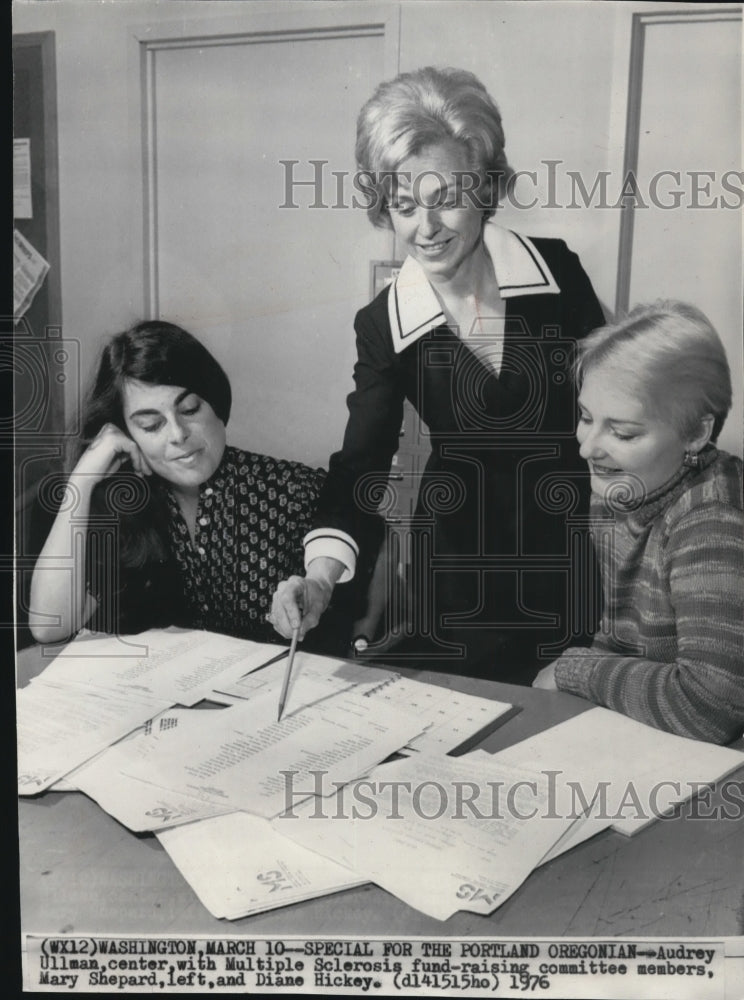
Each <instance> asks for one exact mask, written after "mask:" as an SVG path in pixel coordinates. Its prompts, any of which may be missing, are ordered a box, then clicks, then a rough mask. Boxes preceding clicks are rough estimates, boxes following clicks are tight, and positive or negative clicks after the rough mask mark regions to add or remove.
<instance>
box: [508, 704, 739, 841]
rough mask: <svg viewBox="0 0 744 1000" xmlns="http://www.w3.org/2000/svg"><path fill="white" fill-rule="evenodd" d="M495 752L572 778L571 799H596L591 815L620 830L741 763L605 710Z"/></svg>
mask: <svg viewBox="0 0 744 1000" xmlns="http://www.w3.org/2000/svg"><path fill="white" fill-rule="evenodd" d="M494 756H496V757H497V758H499V759H500V760H502V761H504V762H506V763H509V764H512V765H514V766H521V767H526V766H529V767H531V768H534V769H541V770H544V771H545V772H546V773H547V772H553V773H554V774H556V773H558V772H559V773H560V776H561V777H562V779H563V780H564V781H568V782H572V783H573V790H572V796H573V799H574V801H575V802H576V803H577V804H579V805H581V803H582V802H586V803H591V802H592V800H593V799H594V800H595V803H594V806H593V808H592V810H591V812H592V815H593V816H594V817H595V820H596V821H597V822H601V821H602V820H606V823H605V825H610V826H611V827H612V829H613V830H617V831H618V832H620V833H624V834H626V835H632V834H634V833H637V832H638V831H639V830H641V829H643V827H645V826H647V825H648V824H649V823H652V822H653V821H654V820H655V819H656V818H657V817H658V816H660V815H663V814H664V813H666V812H668V811H669V810H670V809H672V808H673V807H674V805H676V804H678V803H680V802H684V801H686V800H687V799H688V798H690V797H691V796H692V795H694V794H695V792H696V790H697V788H698V787H699V786H700V785H706V784H712V783H714V782H715V781H717V780H718V779H719V778H722V777H724V776H725V775H727V774H730V773H731V771H733V770H735V769H736V768H738V767H742V766H744V754H743V753H742V752H741V751H739V750H732V749H730V748H728V747H720V746H715V745H714V744H712V743H703V742H701V741H699V740H689V739H685V738H684V737H682V736H675V735H674V734H672V733H665V732H662V731H661V730H659V729H654V728H652V727H651V726H646V725H644V724H643V723H642V722H636V721H635V719H630V718H628V717H627V716H625V715H621V714H620V713H619V712H613V711H610V710H609V709H607V708H592V709H590V710H589V711H588V712H582V714H581V715H577V716H575V717H574V718H572V719H568V720H567V721H566V722H562V723H560V724H559V725H557V726H553V727H551V728H550V729H546V730H545V731H544V732H542V733H538V734H537V735H536V736H532V737H530V738H529V739H527V740H523V741H522V742H521V743H516V744H514V746H511V747H508V748H507V749H506V750H501V751H499V753H498V754H495V755H494ZM587 829H589V828H587Z"/></svg>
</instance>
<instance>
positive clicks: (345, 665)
mask: <svg viewBox="0 0 744 1000" xmlns="http://www.w3.org/2000/svg"><path fill="white" fill-rule="evenodd" d="M283 679H284V664H282V663H278V664H274V665H273V666H271V667H266V668H265V669H263V670H260V671H257V672H256V673H253V674H250V675H249V676H247V677H242V678H241V679H240V680H238V681H236V682H235V683H234V684H231V685H222V684H220V686H219V688H218V689H217V691H218V692H225V693H227V694H228V695H229V696H232V697H235V696H238V697H244V698H257V697H267V698H269V699H271V698H273V699H274V700H275V701H278V698H279V691H280V690H281V686H282V681H283ZM352 688H353V689H354V690H355V691H358V692H360V693H362V694H364V695H365V696H367V697H369V698H374V699H375V700H376V701H377V702H379V703H381V704H382V705H383V706H384V709H383V710H387V708H388V707H390V708H394V709H396V710H398V711H405V712H411V713H413V714H414V715H416V716H417V718H419V719H420V720H421V721H422V723H424V724H425V725H426V726H427V728H426V729H425V730H424V732H423V733H422V734H421V735H420V736H418V737H416V739H414V740H412V741H411V743H410V744H409V745H408V747H407V748H406V749H408V750H416V751H419V752H426V753H432V752H436V753H449V752H450V751H451V750H454V749H456V748H457V747H459V746H461V745H462V744H463V743H464V742H466V741H468V740H470V739H471V738H472V737H473V736H474V735H475V734H476V733H479V732H481V731H482V730H484V729H486V728H487V727H488V726H490V725H491V724H492V723H494V722H495V721H496V720H497V719H499V718H500V717H501V716H502V715H504V713H505V712H507V711H508V710H509V709H510V708H511V705H510V704H508V703H506V702H501V701H492V700H491V699H489V698H479V697H477V696H475V695H468V694H462V693H461V692H459V691H452V690H451V689H449V688H446V687H440V686H439V685H435V684H425V683H423V682H421V681H417V680H411V679H409V678H407V677H402V676H401V675H400V674H397V673H394V672H393V671H390V670H383V669H380V668H379V667H373V666H366V665H364V664H355V663H349V662H348V661H345V660H339V661H334V660H330V659H328V658H326V657H321V656H315V655H314V654H312V653H305V652H304V651H302V650H300V651H298V653H297V656H296V658H295V663H294V668H293V671H292V678H291V681H290V687H289V692H288V695H287V708H288V709H291V708H292V706H295V707H309V706H310V705H313V704H317V703H318V702H319V701H321V700H323V699H324V698H329V697H332V696H333V695H334V694H336V693H339V692H341V691H348V690H350V689H352ZM217 696H218V697H219V696H220V695H219V693H218V694H217Z"/></svg>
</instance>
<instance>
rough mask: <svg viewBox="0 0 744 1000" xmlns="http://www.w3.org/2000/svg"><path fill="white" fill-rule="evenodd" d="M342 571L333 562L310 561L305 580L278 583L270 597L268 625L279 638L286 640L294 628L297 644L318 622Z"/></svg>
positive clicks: (322, 560)
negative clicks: (274, 630) (271, 598)
mask: <svg viewBox="0 0 744 1000" xmlns="http://www.w3.org/2000/svg"><path fill="white" fill-rule="evenodd" d="M343 570H344V566H343V563H340V562H339V561H338V560H337V559H327V558H320V559H313V561H312V562H311V563H310V565H309V566H308V568H307V575H306V576H290V577H289V579H287V580H282V582H281V583H280V584H279V586H278V587H277V588H276V591H275V593H274V597H273V601H272V605H271V615H270V616H269V621H270V622H271V624H272V625H273V626H274V628H275V629H276V631H277V632H278V633H279V635H281V636H284V638H285V639H290V638H291V637H292V633H293V632H294V630H295V629H296V628H298V629H299V630H300V641H301V640H302V639H304V638H305V636H306V635H307V633H308V632H309V631H310V629H313V628H315V626H316V625H317V624H318V622H319V621H320V616H321V615H322V614H323V612H324V611H325V610H326V608H327V607H328V605H329V603H330V600H331V594H332V593H333V587H334V585H335V583H336V581H337V580H338V579H339V577H340V576H341V575H342V573H343Z"/></svg>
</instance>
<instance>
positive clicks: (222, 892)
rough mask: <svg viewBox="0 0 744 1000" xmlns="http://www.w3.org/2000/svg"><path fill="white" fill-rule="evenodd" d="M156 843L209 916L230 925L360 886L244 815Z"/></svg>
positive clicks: (192, 826)
mask: <svg viewBox="0 0 744 1000" xmlns="http://www.w3.org/2000/svg"><path fill="white" fill-rule="evenodd" d="M158 840H159V841H160V843H161V844H162V845H163V847H164V848H165V850H166V851H167V852H168V854H169V856H170V858H171V860H172V861H173V863H174V864H175V865H176V867H177V868H178V869H179V871H180V872H181V874H182V875H183V877H184V878H185V879H186V881H187V882H188V883H189V885H190V886H191V888H192V889H193V890H194V892H195V893H196V895H197V896H198V897H199V899H200V900H201V902H202V903H203V904H204V906H206V908H207V909H208V910H209V911H210V913H212V914H213V915H214V916H215V917H226V918H227V919H229V920H235V919H237V918H238V917H245V916H248V915H249V914H251V913H261V912H263V911H264V910H272V909H276V908H277V907H280V906H287V905H288V904H290V903H298V902H300V901H301V900H303V899H312V898H314V897H316V896H324V895H327V894H328V893H331V892H338V891H339V890H341V889H348V888H350V887H351V886H355V885H360V884H361V883H362V882H363V881H364V880H363V879H360V878H359V876H357V875H356V874H355V873H354V872H351V871H349V870H348V869H347V868H344V867H342V866H341V865H339V864H336V863H335V862H333V861H331V860H329V859H328V858H324V857H321V856H320V855H318V854H316V853H315V852H313V851H308V850H306V849H305V848H304V847H301V846H299V845H298V844H295V843H294V842H293V841H291V840H287V838H286V837H282V836H281V835H280V834H278V833H277V832H276V831H275V830H274V829H273V828H272V827H271V825H270V824H269V822H268V820H265V819H262V818H261V817H259V816H250V815H249V814H248V813H243V812H237V813H230V814H228V815H226V816H219V817H217V818H216V819H208V820H202V821H200V822H198V823H188V824H186V825H185V826H178V827H175V828H173V829H171V830H164V831H163V832H162V833H159V834H158Z"/></svg>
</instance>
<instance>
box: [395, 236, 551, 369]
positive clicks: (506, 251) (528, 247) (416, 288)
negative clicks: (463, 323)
mask: <svg viewBox="0 0 744 1000" xmlns="http://www.w3.org/2000/svg"><path fill="white" fill-rule="evenodd" d="M483 242H484V243H485V245H486V249H487V250H488V253H489V255H490V257H491V260H492V261H493V265H494V274H495V275H496V281H497V283H498V286H499V292H500V293H501V297H502V298H504V299H508V298H511V297H512V296H515V295H546V294H550V295H556V294H558V293H559V292H560V288H559V287H558V283H557V282H556V280H555V278H554V277H553V275H552V274H551V273H550V268H549V267H548V265H547V264H546V263H545V261H544V259H543V257H542V255H541V254H540V253H539V251H538V250H537V249H536V248H535V245H534V243H533V242H532V240H530V239H528V238H527V237H526V236H522V235H520V234H519V233H515V232H513V231H512V230H511V229H503V228H502V227H501V226H497V225H495V223H492V222H489V223H487V224H486V225H485V227H484V229H483ZM388 316H389V319H390V329H391V332H392V335H393V347H394V348H395V352H396V354H399V353H400V352H401V351H403V350H405V348H406V347H408V346H409V345H410V344H413V343H414V342H415V341H417V340H419V339H420V338H421V337H423V336H424V334H426V333H428V332H429V330H433V329H434V327H437V326H441V324H442V323H445V322H446V318H445V315H444V313H443V312H442V308H441V306H440V304H439V299H438V298H437V297H436V295H435V294H434V289H433V288H432V287H431V285H430V284H429V281H428V279H427V277H426V275H425V273H424V269H423V268H422V267H421V265H420V264H419V263H418V261H416V260H414V258H413V257H406V259H405V261H404V263H403V266H402V267H401V269H400V271H399V273H398V276H397V277H396V279H395V281H394V282H393V285H392V288H391V289H390V294H389V295H388Z"/></svg>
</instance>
